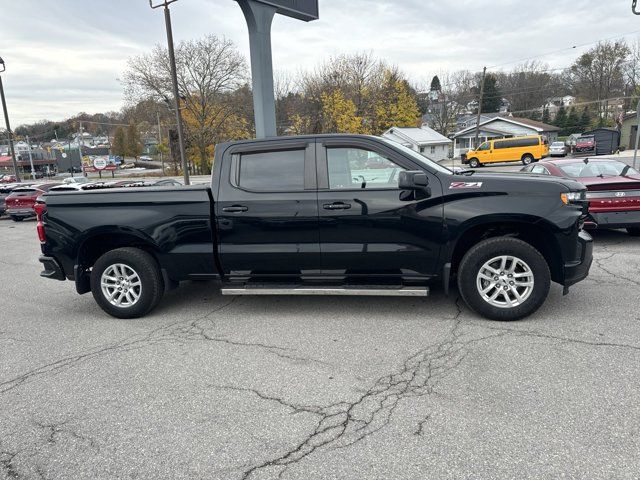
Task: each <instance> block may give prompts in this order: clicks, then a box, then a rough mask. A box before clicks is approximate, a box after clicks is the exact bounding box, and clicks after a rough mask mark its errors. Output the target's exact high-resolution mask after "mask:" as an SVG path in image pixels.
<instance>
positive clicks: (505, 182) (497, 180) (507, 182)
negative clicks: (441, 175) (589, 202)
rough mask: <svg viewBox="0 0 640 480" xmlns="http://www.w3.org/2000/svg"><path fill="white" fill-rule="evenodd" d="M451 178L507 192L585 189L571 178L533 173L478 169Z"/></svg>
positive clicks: (453, 181) (447, 186)
mask: <svg viewBox="0 0 640 480" xmlns="http://www.w3.org/2000/svg"><path fill="white" fill-rule="evenodd" d="M449 179H450V180H451V182H452V183H455V182H462V183H469V184H473V183H476V184H477V183H482V185H481V186H480V187H474V188H481V189H490V190H498V191H506V192H523V193H531V192H567V191H576V192H577V191H582V190H585V187H584V185H582V184H581V183H579V182H576V181H575V180H571V179H569V178H563V177H554V176H551V175H536V174H531V173H498V172H495V173H484V172H483V173H478V171H477V170H476V171H475V173H474V174H473V175H451V176H450V177H449ZM443 183H446V181H444V182H443ZM444 188H445V190H446V189H447V188H449V189H450V190H452V188H451V185H446V184H445V185H444ZM454 189H455V187H454Z"/></svg>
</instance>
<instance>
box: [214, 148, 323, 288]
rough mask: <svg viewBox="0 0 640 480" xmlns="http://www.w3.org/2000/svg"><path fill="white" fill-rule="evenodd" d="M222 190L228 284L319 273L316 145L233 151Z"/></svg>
mask: <svg viewBox="0 0 640 480" xmlns="http://www.w3.org/2000/svg"><path fill="white" fill-rule="evenodd" d="M218 167H220V166H218ZM219 184H220V186H219V190H218V194H217V198H216V199H215V213H216V220H217V225H218V228H217V232H218V239H217V243H218V249H219V256H220V263H221V267H222V271H223V273H224V274H225V275H227V277H228V280H234V279H237V280H247V279H250V278H256V277H257V278H259V277H272V276H276V277H277V276H293V277H298V276H301V275H305V274H314V273H315V274H318V273H319V271H320V244H319V239H318V198H317V191H316V168H315V142H314V141H313V139H312V140H303V139H291V140H286V139H279V140H274V141H272V142H264V141H261V142H256V143H241V144H238V145H235V146H232V147H229V148H228V149H227V150H226V151H225V153H224V155H223V158H222V166H221V167H220V178H219Z"/></svg>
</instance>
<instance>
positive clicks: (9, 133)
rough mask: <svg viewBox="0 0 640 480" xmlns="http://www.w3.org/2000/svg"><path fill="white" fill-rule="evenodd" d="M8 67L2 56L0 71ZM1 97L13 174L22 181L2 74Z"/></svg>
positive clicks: (0, 78)
mask: <svg viewBox="0 0 640 480" xmlns="http://www.w3.org/2000/svg"><path fill="white" fill-rule="evenodd" d="M5 70H6V67H5V66H4V60H3V59H2V57H0V73H2V72H4V71H5ZM0 98H2V110H3V111H4V123H5V125H6V126H7V136H8V137H9V151H10V152H11V162H12V163H13V174H14V175H15V177H16V182H20V173H18V162H17V161H16V151H15V149H14V148H13V132H12V131H11V125H9V113H8V112H7V101H6V100H5V98H4V87H3V86H2V76H0Z"/></svg>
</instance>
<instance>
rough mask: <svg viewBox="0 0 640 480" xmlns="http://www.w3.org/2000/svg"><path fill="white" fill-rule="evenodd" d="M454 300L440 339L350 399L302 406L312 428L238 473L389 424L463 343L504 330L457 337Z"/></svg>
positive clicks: (344, 443) (347, 442)
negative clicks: (311, 417)
mask: <svg viewBox="0 0 640 480" xmlns="http://www.w3.org/2000/svg"><path fill="white" fill-rule="evenodd" d="M459 302H460V299H458V300H456V309H457V310H456V313H455V315H454V317H453V318H451V319H450V321H452V326H451V328H450V329H449V331H448V333H447V335H446V337H445V338H444V339H443V340H442V341H441V342H439V343H436V344H433V345H430V346H427V347H425V348H423V349H421V350H419V351H417V352H416V353H414V354H413V355H411V356H410V357H408V358H407V359H405V360H404V362H403V363H402V365H401V367H400V368H399V369H398V370H397V371H396V372H394V373H391V374H387V375H384V376H382V377H380V378H378V379H377V380H376V381H375V382H374V383H373V384H372V385H371V386H370V388H369V389H368V390H366V391H365V392H363V393H362V394H361V395H360V396H359V397H357V398H356V399H354V400H353V401H351V402H340V403H336V404H332V405H328V406H325V407H319V406H314V407H311V408H309V407H308V406H307V407H306V408H307V409H308V410H305V411H310V413H314V414H316V416H317V417H318V419H317V422H316V424H315V427H314V429H313V430H312V431H311V432H309V434H308V435H307V436H306V437H304V438H303V439H302V440H301V441H299V442H298V443H297V444H296V445H295V446H293V448H291V449H289V450H288V451H286V452H284V453H282V454H280V455H278V456H275V457H274V458H271V459H269V460H266V461H264V462H262V463H259V464H256V465H254V466H252V467H251V468H249V469H247V470H245V471H244V472H243V474H242V477H241V478H242V479H243V480H246V479H249V478H251V477H253V476H254V475H255V474H257V473H258V472H259V471H261V470H263V469H266V468H270V467H280V468H281V471H280V474H279V475H282V473H283V472H284V471H285V470H286V469H288V468H290V467H291V466H292V465H294V464H296V463H297V462H299V461H301V460H302V459H304V458H305V457H307V456H309V455H311V454H313V453H314V452H315V451H316V450H318V449H321V448H332V449H339V448H347V447H350V446H351V445H354V444H356V443H358V442H360V441H362V440H363V439H365V438H367V437H368V436H370V435H372V434H374V433H376V432H379V431H380V430H382V429H383V428H385V427H386V426H387V425H388V424H389V423H390V421H391V418H392V415H393V413H394V411H395V409H396V408H397V407H398V405H399V403H400V401H401V400H403V399H410V398H412V397H416V396H424V395H430V394H431V393H432V392H433V388H434V387H435V386H436V385H437V384H438V383H439V382H440V381H441V380H442V379H444V378H445V377H446V376H448V375H449V374H450V373H451V372H452V371H453V370H455V369H456V368H457V367H458V366H459V365H460V363H461V362H462V361H463V360H464V358H465V355H466V354H465V349H466V348H467V347H468V346H469V345H471V344H472V343H476V342H479V341H482V340H485V339H487V338H493V337H496V336H501V335H504V333H502V332H500V333H497V334H492V335H488V336H486V337H481V338H472V339H469V340H465V339H463V338H462V337H463V333H462V331H461V325H462V313H463V309H462V307H461V305H460V303H459ZM238 390H248V391H252V392H253V393H254V394H257V393H256V392H255V391H254V390H251V389H243V388H239V389H238ZM259 396H260V395H259ZM264 397H266V399H267V400H269V401H279V402H282V404H283V405H285V406H286V407H287V408H290V409H295V408H299V407H300V406H299V405H294V404H291V403H289V402H284V401H283V400H282V399H274V397H271V396H268V395H265V396H264ZM261 398H262V397H261Z"/></svg>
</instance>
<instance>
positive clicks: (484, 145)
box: [478, 142, 489, 151]
mask: <svg viewBox="0 0 640 480" xmlns="http://www.w3.org/2000/svg"><path fill="white" fill-rule="evenodd" d="M482 150H489V142H484V143H483V144H482V145H480V146H479V147H478V151H482Z"/></svg>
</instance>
